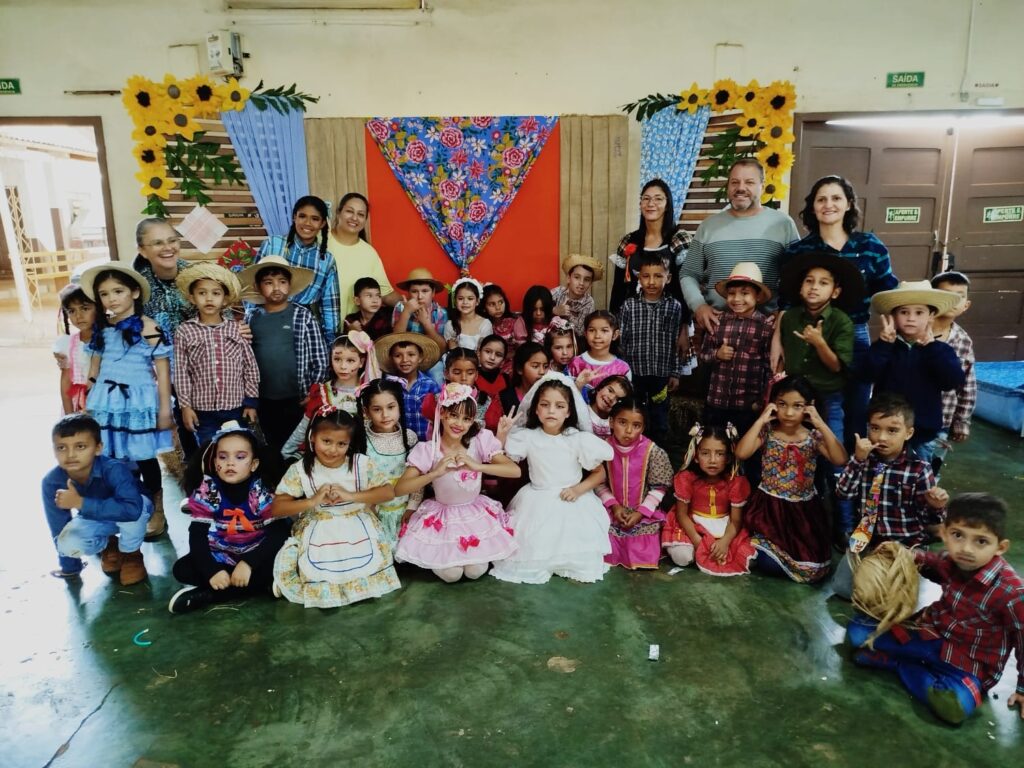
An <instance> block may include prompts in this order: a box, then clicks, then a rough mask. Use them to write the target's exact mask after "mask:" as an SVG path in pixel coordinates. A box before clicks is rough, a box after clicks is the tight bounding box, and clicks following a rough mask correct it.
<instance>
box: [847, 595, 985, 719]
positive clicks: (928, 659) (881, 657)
mask: <svg viewBox="0 0 1024 768" xmlns="http://www.w3.org/2000/svg"><path fill="white" fill-rule="evenodd" d="M877 626H878V622H877V621H875V620H874V619H871V618H868V617H867V616H864V615H862V614H857V615H855V616H854V617H853V619H851V620H850V623H849V624H848V625H847V626H846V638H847V640H849V641H850V644H851V645H852V646H853V647H854V648H855V649H857V650H856V651H855V653H854V656H853V660H854V663H856V664H859V665H860V666H864V667H875V668H877V669H888V670H890V671H892V672H895V673H896V674H898V675H899V677H900V682H902V683H903V687H904V688H906V689H907V690H908V691H909V692H910V695H911V696H913V697H914V698H915V699H917V700H918V701H920V702H921V703H922V704H924V705H925V706H927V707H928V709H930V710H931V711H932V712H933V713H935V715H936V716H937V717H939V718H941V719H942V720H945V721H946V722H947V723H952V724H953V725H959V724H960V723H962V722H963V721H964V720H966V719H967V718H968V717H970V716H971V714H972V713H973V712H974V710H975V709H977V708H978V706H979V705H980V704H981V702H982V699H983V697H984V694H983V693H982V690H981V681H980V680H978V678H977V677H975V676H974V675H972V674H971V673H969V672H965V671H964V670H962V669H958V668H957V667H954V666H953V665H952V664H949V663H947V662H945V661H943V660H942V656H941V654H942V640H939V639H931V638H928V637H925V636H923V635H922V634H921V632H920V631H919V630H911V629H906V628H905V627H902V626H899V625H897V626H896V627H893V628H892V629H891V630H890V631H888V632H885V633H883V634H882V635H879V636H878V637H876V638H875V642H874V650H871V649H870V648H866V647H862V646H863V645H864V643H865V641H866V640H867V639H868V636H869V635H870V634H871V633H872V632H874V631H875V627H877Z"/></svg>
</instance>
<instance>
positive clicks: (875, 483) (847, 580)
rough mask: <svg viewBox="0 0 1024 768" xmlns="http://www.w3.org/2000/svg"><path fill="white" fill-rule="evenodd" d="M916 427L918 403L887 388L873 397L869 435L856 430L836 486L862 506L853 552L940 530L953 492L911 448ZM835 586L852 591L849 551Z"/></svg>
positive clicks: (921, 538) (914, 541)
mask: <svg viewBox="0 0 1024 768" xmlns="http://www.w3.org/2000/svg"><path fill="white" fill-rule="evenodd" d="M914 429H915V427H914V409H913V408H911V407H910V403H908V402H907V400H906V399H905V398H903V397H901V396H900V395H896V394H892V393H887V392H880V393H878V394H876V395H875V396H874V397H873V398H871V402H869V403H868V434H867V437H863V438H862V437H861V436H860V435H854V438H855V447H854V452H853V458H851V459H850V461H849V463H848V464H847V465H846V467H845V468H844V469H843V472H842V474H841V475H840V476H839V482H838V484H837V486H836V494H837V495H838V496H839V498H841V499H852V500H855V501H857V502H858V503H859V507H860V514H861V519H860V523H859V524H858V525H857V527H856V528H855V529H854V531H853V533H852V534H851V535H850V539H849V551H850V552H851V553H854V554H860V553H862V552H866V551H868V550H869V549H871V548H874V547H875V546H877V545H878V544H879V543H881V542H883V541H890V540H892V541H898V542H900V543H901V544H903V545H905V546H907V547H916V546H924V545H927V544H928V543H929V541H930V540H931V537H932V535H933V534H935V533H936V532H937V530H938V525H939V523H940V522H941V521H942V512H943V508H944V507H945V505H946V500H947V499H948V498H949V494H947V493H946V492H945V491H944V490H943V489H941V488H939V487H937V486H936V485H935V476H934V475H933V474H932V469H931V465H930V464H929V463H928V462H926V461H924V460H922V459H919V458H916V457H915V456H914V455H913V454H912V453H911V452H910V451H908V450H907V447H906V446H907V443H908V441H909V440H910V439H911V438H912V437H913V435H914ZM832 589H833V591H834V592H835V593H836V594H837V595H839V596H840V597H844V598H849V597H850V595H851V593H852V591H853V580H852V568H851V563H850V560H849V557H846V558H843V560H841V561H840V563H839V567H838V568H837V569H836V575H835V578H834V579H833V580H832Z"/></svg>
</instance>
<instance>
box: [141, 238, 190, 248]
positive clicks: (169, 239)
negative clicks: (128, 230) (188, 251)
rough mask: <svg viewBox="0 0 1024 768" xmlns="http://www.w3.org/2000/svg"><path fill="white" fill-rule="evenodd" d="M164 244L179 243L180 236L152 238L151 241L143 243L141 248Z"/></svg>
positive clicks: (161, 246)
mask: <svg viewBox="0 0 1024 768" xmlns="http://www.w3.org/2000/svg"><path fill="white" fill-rule="evenodd" d="M165 245H181V238H180V237H168V238H167V239H166V240H154V241H153V242H152V243H143V244H142V247H143V248H163V247H164V246H165Z"/></svg>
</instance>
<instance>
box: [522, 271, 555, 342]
mask: <svg viewBox="0 0 1024 768" xmlns="http://www.w3.org/2000/svg"><path fill="white" fill-rule="evenodd" d="M554 316H555V301H554V299H552V298H551V291H549V290H548V289H547V288H545V287H544V286H543V285H531V286H530V287H529V288H527V289H526V293H525V294H523V314H521V315H520V316H519V317H518V318H516V322H515V326H514V327H513V329H512V334H513V336H514V337H515V342H516V346H517V347H518V346H519V345H521V344H523V343H525V342H527V341H535V342H537V343H538V344H543V343H544V334H545V333H547V330H548V326H549V325H550V324H551V319H552V318H553V317H554Z"/></svg>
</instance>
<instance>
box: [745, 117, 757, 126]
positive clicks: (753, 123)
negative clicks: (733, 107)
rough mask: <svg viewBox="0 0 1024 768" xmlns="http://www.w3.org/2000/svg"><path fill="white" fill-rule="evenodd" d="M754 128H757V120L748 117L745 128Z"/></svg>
mask: <svg viewBox="0 0 1024 768" xmlns="http://www.w3.org/2000/svg"><path fill="white" fill-rule="evenodd" d="M756 127H757V118H756V117H748V118H747V128H756Z"/></svg>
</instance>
